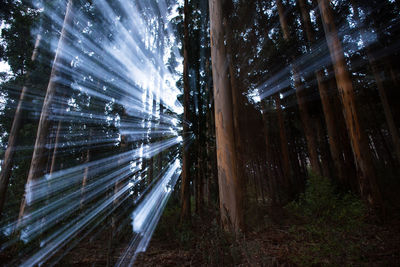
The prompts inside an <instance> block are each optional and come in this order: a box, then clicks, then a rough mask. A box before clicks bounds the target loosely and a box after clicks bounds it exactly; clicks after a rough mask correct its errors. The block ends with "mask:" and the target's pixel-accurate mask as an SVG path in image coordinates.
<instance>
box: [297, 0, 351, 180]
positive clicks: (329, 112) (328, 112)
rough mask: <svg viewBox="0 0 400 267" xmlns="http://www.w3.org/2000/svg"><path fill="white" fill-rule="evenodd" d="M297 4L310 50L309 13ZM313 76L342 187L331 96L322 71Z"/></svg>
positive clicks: (312, 39)
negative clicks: (315, 80) (315, 79)
mask: <svg viewBox="0 0 400 267" xmlns="http://www.w3.org/2000/svg"><path fill="white" fill-rule="evenodd" d="M298 2H299V7H300V12H301V16H302V19H303V26H304V30H305V33H306V36H307V40H308V42H309V49H311V46H312V44H313V43H314V42H315V35H314V30H313V27H312V24H311V19H310V13H309V11H308V8H307V6H306V1H305V0H298ZM311 52H312V51H311ZM315 76H316V78H317V82H318V91H319V94H320V97H321V103H322V109H323V111H324V117H325V122H326V127H327V132H328V137H329V148H330V153H331V156H332V160H333V163H334V166H335V169H336V171H337V176H338V179H339V182H340V183H341V184H342V185H344V184H346V181H347V180H348V179H347V178H346V175H347V172H346V164H345V163H344V158H343V153H342V152H341V148H340V140H339V136H338V133H339V129H338V127H337V124H336V121H335V115H334V110H333V106H332V104H331V101H330V100H329V98H330V95H332V94H331V93H330V92H329V87H328V85H327V82H326V81H325V75H324V72H323V70H317V71H316V72H315ZM334 97H335V96H334Z"/></svg>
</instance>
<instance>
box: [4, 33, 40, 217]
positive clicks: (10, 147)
mask: <svg viewBox="0 0 400 267" xmlns="http://www.w3.org/2000/svg"><path fill="white" fill-rule="evenodd" d="M41 38H42V37H41V35H38V36H37V38H36V42H35V47H34V49H33V53H32V57H31V59H32V62H35V61H36V57H37V54H38V48H39V44H40V40H41ZM26 80H27V83H28V82H29V80H30V75H29V73H28V75H27V79H26ZM29 89H30V86H27V85H24V86H23V87H22V91H21V95H20V96H19V100H18V106H17V109H16V110H15V115H14V120H13V123H12V126H11V130H10V133H9V137H8V144H7V149H6V152H5V154H4V160H3V164H2V166H1V173H0V219H1V215H2V212H3V207H4V202H5V199H6V193H7V189H8V183H9V180H10V176H11V168H12V165H13V159H14V153H15V148H16V143H17V138H18V132H19V130H20V128H21V121H22V112H23V107H22V106H23V105H24V104H25V103H24V102H26V98H27V95H29Z"/></svg>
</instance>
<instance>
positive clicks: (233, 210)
mask: <svg viewBox="0 0 400 267" xmlns="http://www.w3.org/2000/svg"><path fill="white" fill-rule="evenodd" d="M209 7H210V26H211V58H212V70H213V71H212V72H213V81H214V101H215V131H216V139H217V164H218V182H219V198H220V213H221V221H222V225H223V227H224V228H225V229H226V230H229V229H230V228H233V230H235V231H238V230H239V229H241V228H242V227H243V210H242V188H241V187H240V181H239V177H238V174H237V159H236V153H235V149H236V145H235V136H234V125H233V124H234V119H233V104H232V95H231V92H230V90H229V88H230V87H229V73H228V68H227V65H226V60H227V55H226V50H225V44H224V41H225V39H224V28H223V14H222V12H223V10H222V1H221V0H210V1H209Z"/></svg>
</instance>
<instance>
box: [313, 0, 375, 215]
mask: <svg viewBox="0 0 400 267" xmlns="http://www.w3.org/2000/svg"><path fill="white" fill-rule="evenodd" d="M318 6H319V10H320V12H321V18H322V22H323V26H324V30H325V36H326V40H327V43H328V47H329V51H330V54H331V58H332V62H333V68H334V70H335V77H336V81H337V85H338V89H339V94H340V97H341V101H342V106H343V114H344V117H345V121H346V125H347V129H348V131H349V137H350V140H351V146H352V148H353V154H354V158H355V162H356V167H357V171H358V174H359V186H360V192H361V195H362V196H363V197H364V198H365V199H366V200H367V201H368V203H369V204H370V205H372V206H373V207H374V206H376V207H381V206H382V196H381V192H380V190H379V187H378V184H377V178H376V174H375V170H374V165H373V160H372V155H371V151H370V150H369V147H368V139H367V136H366V133H365V132H364V131H363V130H362V128H361V125H360V121H359V116H358V112H357V110H356V100H355V93H354V89H353V84H352V81H351V78H350V73H349V72H348V70H347V66H346V61H345V57H344V53H343V48H342V44H341V43H340V40H339V36H338V32H337V30H336V26H335V24H334V19H333V14H332V10H331V7H330V3H329V0H318Z"/></svg>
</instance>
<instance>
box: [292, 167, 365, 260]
mask: <svg viewBox="0 0 400 267" xmlns="http://www.w3.org/2000/svg"><path fill="white" fill-rule="evenodd" d="M286 209H287V210H288V211H289V212H290V213H292V214H294V215H296V216H298V217H299V218H301V219H302V221H303V223H302V224H299V225H297V224H296V225H293V226H292V227H291V228H290V230H289V232H290V235H291V236H292V237H293V247H294V248H296V250H297V251H295V252H294V253H291V256H290V257H291V260H292V261H294V263H296V264H298V265H301V266H309V265H320V264H323V265H332V266H334V265H343V264H346V265H349V264H351V263H355V262H360V261H362V258H361V257H362V256H361V255H362V242H363V234H362V232H363V229H364V227H365V223H364V216H365V214H366V209H365V206H364V204H363V203H362V201H361V200H360V199H359V198H358V197H356V196H354V195H352V194H350V193H346V194H340V193H337V192H336V191H335V187H334V186H333V185H332V184H331V182H330V181H329V180H328V179H327V178H325V177H319V176H317V175H315V174H311V175H310V177H309V180H308V183H307V187H306V190H305V192H304V193H303V194H302V195H301V196H300V198H299V200H298V201H295V202H292V203H290V204H289V205H287V207H286Z"/></svg>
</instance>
